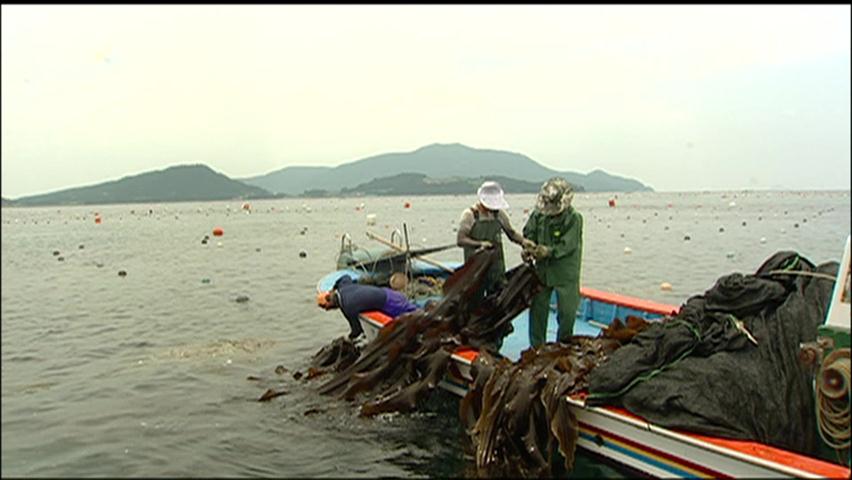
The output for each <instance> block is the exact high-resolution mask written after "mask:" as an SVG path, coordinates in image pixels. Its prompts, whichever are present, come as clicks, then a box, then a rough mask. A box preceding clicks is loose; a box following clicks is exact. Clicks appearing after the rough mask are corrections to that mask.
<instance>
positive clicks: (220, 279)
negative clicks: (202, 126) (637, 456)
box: [0, 191, 850, 477]
mask: <svg viewBox="0 0 852 480" xmlns="http://www.w3.org/2000/svg"><path fill="white" fill-rule="evenodd" d="M610 199H613V200H614V203H615V206H614V207H610V206H609V204H608V203H609V200H610ZM507 200H508V202H509V204H510V205H511V207H512V208H511V210H510V219H511V221H512V224H513V226H514V227H515V228H516V229H518V230H520V229H521V228H522V227H523V225H524V221H525V219H526V216H527V213H528V209H531V208H532V207H533V205H534V196H533V195H512V194H509V195H507ZM474 202H475V198H474V195H472V194H471V195H469V196H436V197H405V198H404V197H363V198H332V199H283V200H267V201H251V202H250V204H246V205H244V204H243V202H240V201H230V202H205V203H169V204H128V205H106V206H100V205H99V206H74V207H43V208H3V210H2V461H0V465H2V467H0V469H1V470H2V471H0V473H2V475H3V476H51V477H63V476H74V477H80V476H107V477H158V476H193V477H197V476H204V477H210V476H216V477H224V476H278V477H321V476H325V477H328V476H334V477H376V476H403V477H433V476H472V475H475V468H474V466H473V462H472V458H471V456H470V455H469V453H466V452H465V449H464V448H463V447H464V445H465V443H466V440H465V434H464V431H463V429H462V428H461V426H460V424H459V421H458V419H457V414H458V411H457V408H458V400H457V398H455V397H453V396H451V395H448V394H446V393H444V392H440V393H436V394H435V395H433V396H432V398H430V399H429V400H428V401H427V402H425V403H424V405H423V408H422V410H421V411H419V412H417V413H413V414H392V415H382V416H379V417H376V418H360V417H358V416H357V411H356V408H355V406H354V405H353V404H349V403H347V402H345V401H340V400H335V399H331V398H327V397H320V396H319V395H317V394H316V393H315V391H314V388H315V386H316V383H314V382H304V381H301V380H296V379H295V378H294V377H293V374H294V373H295V372H296V371H304V370H305V368H306V366H307V363H308V361H309V359H310V357H311V356H312V355H313V354H314V353H315V352H316V351H317V350H319V349H320V348H321V347H323V346H324V345H326V344H327V343H328V342H330V341H331V340H332V339H334V338H335V337H337V336H340V335H343V334H345V333H347V332H348V326H347V323H346V322H345V320H344V319H343V317H342V316H341V315H340V313H339V312H325V311H321V310H319V309H317V307H316V306H315V304H314V297H315V293H316V284H317V281H318V280H319V279H320V278H321V277H322V276H323V275H325V274H326V273H328V272H329V271H330V270H332V269H333V268H334V265H335V259H336V256H337V252H338V251H339V249H340V246H341V238H342V235H343V234H346V233H348V234H349V235H350V237H351V239H352V241H353V242H354V243H355V244H356V245H358V246H364V247H379V246H380V244H378V243H376V242H374V241H371V240H369V239H368V238H367V236H366V234H365V233H366V232H367V231H371V232H374V233H376V234H378V235H380V236H382V237H385V238H389V237H390V236H391V234H392V233H393V232H394V230H398V234H394V236H395V237H396V238H403V239H404V238H405V236H406V233H407V239H408V242H409V244H410V246H411V247H412V248H417V247H422V246H436V245H444V244H451V243H454V242H455V237H456V232H455V228H456V226H457V222H458V219H459V215H460V214H461V212H462V210H463V209H465V208H467V207H469V206H470V205H472V204H473V203H474ZM406 203H409V207H406ZM574 205H575V206H576V208H577V209H578V211H579V212H580V213H582V215H583V216H584V219H585V232H584V251H583V270H582V284H583V285H584V286H587V287H591V288H595V289H598V290H606V291H613V292H618V293H622V294H626V295H630V296H635V297H641V298H646V299H650V300H654V301H657V302H662V303H669V304H674V305H679V304H680V303H682V302H683V301H685V300H686V299H687V298H688V297H689V296H691V295H695V294H699V293H703V292H704V291H705V290H706V289H708V288H710V287H711V286H712V285H713V284H714V282H715V281H716V279H718V278H719V277H721V276H722V275H726V274H728V273H732V272H742V273H751V272H754V271H755V270H756V269H757V267H758V266H760V264H761V263H762V262H763V261H764V260H765V259H767V258H768V257H769V256H770V255H772V254H773V253H775V252H777V251H780V250H792V251H796V252H798V253H800V254H801V255H802V256H804V257H806V258H807V259H809V260H811V261H812V262H814V263H817V264H819V263H822V262H825V261H830V260H835V261H839V260H840V256H841V253H842V248H843V246H844V244H845V241H846V237H847V236H848V235H849V232H850V194H849V192H848V191H840V192H768V191H746V192H742V191H740V192H702V193H632V194H623V193H622V194H600V193H597V194H584V193H577V194H576V196H575V199H574ZM368 215H374V216H375V217H370V219H371V220H370V223H373V218H374V221H375V224H374V225H368V224H367V223H368V222H367V216H368ZM96 217H97V218H100V219H101V221H100V223H96V221H95V218H96ZM403 225H405V227H406V228H403ZM215 227H220V228H221V229H222V231H223V235H222V236H214V235H213V233H212V231H213V229H214V228H215ZM205 237H207V239H206V240H205ZM504 244H505V246H504V249H505V254H506V258H507V264H508V265H509V266H514V265H516V264H517V263H519V262H520V255H519V254H520V249H519V248H518V247H517V246H516V245H514V244H511V243H510V242H508V241H504ZM300 253H304V255H300ZM432 257H433V258H434V259H437V260H439V261H461V257H462V254H461V251H460V250H459V249H457V248H454V249H451V250H448V251H445V252H442V253H438V254H434V255H433V256H432ZM120 271H123V272H125V275H123V276H122V275H120V274H119V272H120ZM664 282H665V283H668V284H670V285H671V289H670V290H669V289H668V288H667V289H661V285H662V284H663V283H664ZM240 297H243V298H240ZM238 298H240V301H237V299H238ZM276 367H283V369H281V368H279V369H278V373H276ZM317 382H321V381H320V380H318V381H317ZM268 388H274V389H275V390H284V391H286V392H288V393H287V394H286V395H283V396H279V397H276V398H274V399H272V400H270V401H268V402H258V401H257V399H258V398H259V397H260V396H261V395H262V394H263V392H264V391H265V390H266V389H268ZM620 474H621V473H620V472H619V471H618V470H614V469H613V468H611V467H610V466H607V465H604V464H602V463H600V462H599V461H598V460H596V459H594V458H591V457H588V456H585V455H584V454H582V453H580V454H579V455H578V458H577V466H576V469H575V471H574V472H573V475H574V476H578V477H590V476H592V477H613V476H619V475H620Z"/></svg>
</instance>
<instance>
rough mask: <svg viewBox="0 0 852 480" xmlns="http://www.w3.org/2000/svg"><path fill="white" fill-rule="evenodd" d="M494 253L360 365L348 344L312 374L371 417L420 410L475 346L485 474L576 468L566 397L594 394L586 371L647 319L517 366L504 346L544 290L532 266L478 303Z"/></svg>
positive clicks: (476, 438)
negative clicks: (325, 376)
mask: <svg viewBox="0 0 852 480" xmlns="http://www.w3.org/2000/svg"><path fill="white" fill-rule="evenodd" d="M494 256H495V254H494V252H493V251H489V250H485V251H481V252H478V253H476V254H475V255H474V256H473V257H471V258H470V259H469V260H468V262H466V263H465V265H464V266H463V267H462V268H461V269H459V270H458V271H457V272H456V273H454V274H453V275H452V276H451V277H450V278H449V279H447V281H446V282H445V283H444V297H443V299H442V300H441V302H439V303H438V304H437V306H436V307H435V308H433V309H430V310H429V311H416V312H412V313H409V314H405V315H402V316H400V317H398V318H397V319H395V320H394V321H392V322H390V323H388V324H387V325H386V326H385V327H384V328H382V329H381V330H380V331H379V333H378V336H377V337H376V338H375V339H374V340H373V341H372V342H371V343H370V344H368V345H367V346H366V347H365V348H364V350H363V351H362V352H361V354H360V357H358V358H357V360H356V361H354V363H351V364H350V361H351V358H352V356H351V355H352V354H351V352H350V351H349V350H348V349H347V348H346V345H345V342H341V341H339V340H340V339H338V341H335V343H333V344H332V345H329V346H327V347H325V348H324V349H323V350H321V351H320V352H318V353H317V355H315V356H314V362H313V366H312V369H318V370H322V371H323V372H337V374H336V375H335V376H334V377H333V378H332V379H331V380H329V381H327V382H326V383H325V384H323V385H321V386H320V387H319V392H320V393H321V394H326V395H337V396H339V397H341V398H344V399H346V400H355V399H356V398H358V397H359V396H361V397H363V396H368V398H367V399H366V400H365V401H363V402H362V404H361V406H360V415H362V416H372V415H376V414H379V413H384V412H407V411H411V410H413V409H415V408H416V407H417V404H418V402H419V401H420V400H421V399H422V398H424V397H425V396H426V395H428V394H429V393H430V392H431V391H433V390H434V389H435V387H436V386H437V385H438V382H439V381H440V380H441V379H442V378H443V377H444V375H445V374H446V372H447V368H448V365H449V364H450V362H451V356H452V353H453V351H455V349H456V348H458V347H459V346H462V345H464V346H472V347H476V348H478V349H479V356H478V358H477V361H476V362H475V363H474V368H473V370H472V371H473V373H474V383H473V386H472V388H471V389H470V390H469V393H468V395H467V396H465V397H464V399H463V400H462V403H461V406H460V410H459V413H460V416H461V418H462V421H463V422H464V424H465V425H466V426H467V427H468V430H469V433H470V435H471V440H472V441H473V445H474V447H475V448H476V452H477V453H476V459H477V470H478V472H479V473H480V474H483V475H488V476H493V475H510V476H526V477H530V476H541V475H552V474H553V472H554V470H555V469H554V465H558V464H557V463H556V462H558V459H559V458H562V459H563V465H564V467H565V469H567V470H569V471H570V469H571V468H572V467H573V459H574V450H575V448H576V442H577V436H578V428H577V422H576V419H575V418H574V417H573V415H572V413H571V411H570V410H569V407H568V403H567V402H566V401H565V396H566V395H568V394H571V393H575V392H578V391H580V390H583V389H585V388H586V386H587V382H586V375H587V374H588V373H589V372H590V371H591V370H592V369H593V368H595V367H596V366H597V365H598V364H599V363H600V362H601V361H603V359H604V358H606V356H607V355H608V354H609V353H610V352H612V351H613V350H615V349H616V348H618V347H619V346H620V345H621V344H622V343H625V342H628V341H629V340H630V339H631V338H632V336H633V335H635V334H636V332H638V331H641V330H643V329H644V328H645V327H647V322H645V321H644V320H642V319H640V318H638V317H636V318H633V317H630V318H628V319H627V322H626V325H625V324H622V323H621V322H619V321H615V322H614V323H613V325H612V326H611V327H610V328H607V329H605V330H604V331H603V333H602V336H601V337H600V338H595V339H593V338H590V337H575V338H574V339H572V342H571V343H570V344H561V343H555V344H546V345H543V346H542V347H540V348H539V349H536V350H532V349H530V350H526V351H525V352H523V354H522V356H521V359H520V361H519V362H518V363H517V364H513V363H512V362H511V361H509V360H508V359H506V358H504V357H499V356H497V355H496V348H495V346H496V344H497V341H498V340H500V339H501V338H503V337H504V336H506V335H508V334H509V333H511V331H512V324H511V322H512V320H513V319H514V318H515V317H517V316H518V315H519V314H520V313H521V312H523V311H524V310H525V309H527V308H528V307H529V305H530V303H531V301H532V298H533V296H535V294H536V293H537V292H538V291H540V289H541V284H540V282H539V281H538V278H537V276H536V274H535V271H534V270H533V269H532V267H530V266H529V265H526V264H522V265H520V266H518V267H516V268H514V269H512V270H510V271H509V272H507V284H506V286H505V287H504V288H503V290H501V291H500V292H499V293H498V294H493V295H489V296H487V297H486V298H485V299H484V300H482V301H481V302H479V303H478V304H474V303H472V301H471V297H472V294H473V293H474V292H475V291H476V290H477V289H478V288H479V286H480V284H481V282H482V281H483V280H484V277H485V273H486V272H487V271H488V268H489V267H490V265H491V262H493V261H494ZM347 364H348V366H347ZM557 451H558V452H560V453H561V457H560V455H558V454H557Z"/></svg>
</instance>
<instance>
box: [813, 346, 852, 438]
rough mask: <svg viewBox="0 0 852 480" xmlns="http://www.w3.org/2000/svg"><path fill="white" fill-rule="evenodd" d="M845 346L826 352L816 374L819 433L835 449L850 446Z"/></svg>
mask: <svg viewBox="0 0 852 480" xmlns="http://www.w3.org/2000/svg"><path fill="white" fill-rule="evenodd" d="M849 372H850V367H849V349H848V348H841V349H838V350H835V351H833V352H831V353H830V354H828V355H826V357H825V359H824V360H823V361H822V365H821V366H820V371H819V372H818V373H817V378H816V384H817V385H816V397H817V399H816V400H817V401H816V417H817V423H818V424H819V436H820V437H821V438H822V441H823V442H825V444H826V445H828V446H829V447H831V448H833V449H835V450H844V449H847V448H849V446H850V438H849V402H850V393H849V386H850V378H849V377H850V373H849Z"/></svg>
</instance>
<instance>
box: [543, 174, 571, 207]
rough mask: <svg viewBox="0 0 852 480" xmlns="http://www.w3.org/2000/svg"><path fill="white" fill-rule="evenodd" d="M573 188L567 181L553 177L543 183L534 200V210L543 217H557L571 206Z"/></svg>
mask: <svg viewBox="0 0 852 480" xmlns="http://www.w3.org/2000/svg"><path fill="white" fill-rule="evenodd" d="M573 199H574V188H573V187H572V186H571V184H570V183H568V181H567V180H565V179H564V178H560V177H554V178H551V179H550V180H548V181H546V182H544V184H543V185H542V186H541V190H540V191H539V192H538V197H537V198H536V205H535V206H536V208H537V209H538V211H540V212H541V213H543V214H545V215H558V214H560V213H562V212H564V211H565V209H567V208H568V207H570V206H571V201H572V200H573Z"/></svg>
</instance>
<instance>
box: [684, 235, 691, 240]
mask: <svg viewBox="0 0 852 480" xmlns="http://www.w3.org/2000/svg"><path fill="white" fill-rule="evenodd" d="M683 239H684V241H689V240H692V237H690V236H689V235H684V236H683Z"/></svg>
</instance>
